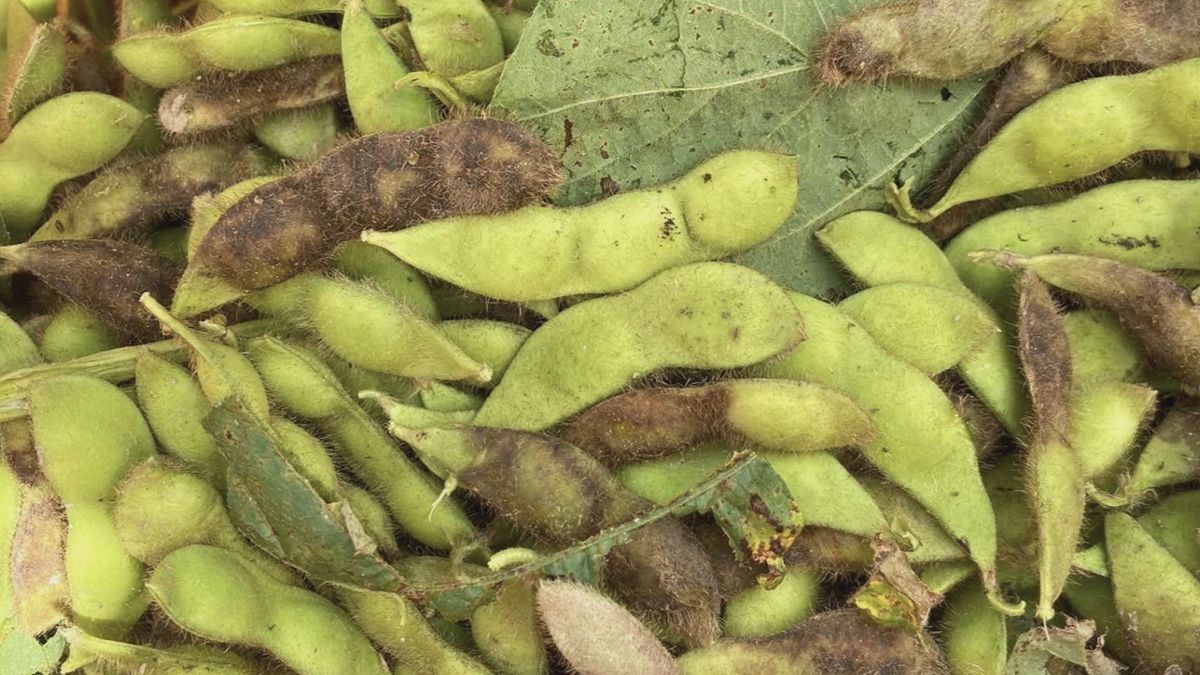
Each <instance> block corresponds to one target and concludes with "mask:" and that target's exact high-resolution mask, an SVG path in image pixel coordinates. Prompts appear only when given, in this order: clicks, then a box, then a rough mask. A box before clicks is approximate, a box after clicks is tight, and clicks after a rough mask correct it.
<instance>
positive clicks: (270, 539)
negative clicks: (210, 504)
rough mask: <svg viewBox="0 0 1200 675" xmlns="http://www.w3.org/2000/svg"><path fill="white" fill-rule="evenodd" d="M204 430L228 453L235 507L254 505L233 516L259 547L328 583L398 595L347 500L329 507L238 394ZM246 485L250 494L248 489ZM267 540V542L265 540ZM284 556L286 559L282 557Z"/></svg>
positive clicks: (392, 572) (392, 571)
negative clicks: (264, 546)
mask: <svg viewBox="0 0 1200 675" xmlns="http://www.w3.org/2000/svg"><path fill="white" fill-rule="evenodd" d="M204 428H205V429H207V430H208V432H209V433H210V434H212V437H213V438H214V439H215V440H216V441H217V447H218V448H219V449H220V451H221V456H222V457H224V458H225V462H226V464H227V465H228V467H229V473H230V476H233V477H236V480H234V481H231V482H230V485H231V487H233V488H234V489H235V491H236V496H237V499H235V500H234V501H233V504H237V505H240V506H245V505H252V507H253V508H249V509H242V508H240V506H239V510H236V511H234V512H235V513H237V514H238V516H239V517H243V516H246V515H247V514H248V513H252V514H254V518H253V519H251V522H249V523H243V522H239V526H240V527H242V528H243V530H248V531H249V532H251V533H253V535H254V536H253V538H254V539H255V541H256V542H259V543H263V544H267V548H268V550H269V552H271V553H272V554H274V555H277V556H280V557H281V559H282V560H283V561H284V562H287V563H288V564H290V565H293V566H295V567H297V568H299V569H301V570H303V571H304V572H305V573H306V574H308V575H309V576H312V577H314V578H316V579H321V580H324V581H330V582H337V583H344V584H352V585H355V586H360V587H363V588H370V589H373V590H392V589H394V588H396V586H397V585H398V584H399V581H400V579H399V575H398V573H397V572H396V570H395V569H393V568H392V567H391V566H390V565H388V564H387V563H385V562H384V561H383V559H382V558H380V557H379V556H378V555H377V554H376V552H375V548H374V546H373V545H365V546H364V543H366V544H373V542H364V541H363V539H362V536H361V525H359V524H358V523H357V521H356V520H354V516H353V514H352V513H350V512H349V510H348V509H347V508H343V507H344V506H345V502H339V503H337V504H328V503H326V502H325V501H324V500H322V499H321V497H320V495H318V494H317V492H316V490H314V489H313V487H312V486H311V485H310V484H309V483H308V481H307V480H305V479H304V477H303V476H301V475H300V473H299V472H297V471H296V469H295V468H294V467H292V465H291V464H290V463H289V462H288V460H287V459H286V457H285V456H284V454H283V453H282V452H281V451H280V449H279V447H278V445H277V443H278V442H277V440H276V439H275V438H274V435H273V434H271V433H270V432H269V431H268V430H267V429H266V428H264V427H263V426H262V425H261V424H260V423H259V422H258V420H257V419H256V417H255V415H253V414H251V413H250V411H249V410H247V409H246V407H245V406H244V405H242V404H241V402H240V401H238V400H237V397H233V396H231V397H229V398H227V399H225V400H224V401H222V402H221V403H220V404H219V405H217V406H216V407H215V408H214V409H213V411H212V412H211V413H209V415H208V417H206V418H205V419H204ZM243 488H244V489H243ZM260 540H262V541H260ZM281 553H282V555H280V554H281Z"/></svg>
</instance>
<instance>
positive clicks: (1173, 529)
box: [1138, 490, 1200, 579]
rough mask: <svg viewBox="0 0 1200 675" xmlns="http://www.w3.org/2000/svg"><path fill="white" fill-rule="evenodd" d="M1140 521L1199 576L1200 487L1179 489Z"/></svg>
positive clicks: (1180, 561) (1158, 540) (1151, 509)
mask: <svg viewBox="0 0 1200 675" xmlns="http://www.w3.org/2000/svg"><path fill="white" fill-rule="evenodd" d="M1138 524H1139V525H1141V526H1142V529H1144V530H1146V533H1147V534H1149V535H1150V536H1151V537H1154V540H1155V541H1157V542H1158V543H1159V545H1160V546H1162V547H1163V548H1164V549H1166V551H1167V552H1168V553H1170V554H1171V555H1172V556H1173V557H1174V558H1175V559H1176V560H1178V561H1179V564H1181V565H1183V566H1184V567H1185V568H1186V569H1187V570H1188V571H1189V572H1191V573H1192V575H1193V576H1195V577H1196V578H1197V579H1200V539H1198V538H1197V530H1200V490H1189V491H1187V492H1177V493H1175V494H1173V495H1171V496H1170V497H1167V498H1165V499H1163V500H1162V501H1161V502H1159V503H1157V504H1155V505H1154V506H1151V507H1150V508H1149V509H1148V510H1147V511H1146V512H1145V513H1143V514H1142V515H1141V516H1138Z"/></svg>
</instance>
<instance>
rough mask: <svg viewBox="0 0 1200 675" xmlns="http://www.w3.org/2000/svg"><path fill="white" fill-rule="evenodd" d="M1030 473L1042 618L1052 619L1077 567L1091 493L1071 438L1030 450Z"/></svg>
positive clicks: (1039, 615) (1040, 616) (1050, 442)
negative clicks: (1073, 566)
mask: <svg viewBox="0 0 1200 675" xmlns="http://www.w3.org/2000/svg"><path fill="white" fill-rule="evenodd" d="M1026 474H1027V479H1026V482H1027V483H1028V486H1027V488H1026V489H1027V491H1028V493H1029V499H1030V502H1031V506H1032V510H1033V512H1034V516H1035V517H1036V518H1037V522H1038V529H1037V541H1038V579H1039V589H1040V590H1039V596H1038V607H1037V617H1038V618H1039V619H1041V620H1043V621H1049V620H1050V619H1051V618H1053V617H1054V602H1055V601H1056V600H1057V599H1058V596H1059V594H1061V593H1062V589H1063V586H1065V585H1066V583H1067V576H1068V575H1069V574H1070V572H1071V558H1072V556H1073V555H1074V554H1075V548H1076V546H1077V544H1078V542H1079V533H1080V530H1081V529H1082V528H1083V515H1084V514H1083V511H1084V504H1085V503H1086V501H1087V497H1086V495H1085V493H1084V479H1083V472H1082V469H1081V467H1080V462H1079V454H1078V453H1077V452H1076V451H1075V449H1074V448H1072V447H1071V446H1069V445H1067V444H1066V443H1060V442H1055V441H1044V442H1039V443H1037V444H1036V447H1035V448H1033V449H1031V450H1030V452H1029V453H1028V456H1027V461H1026Z"/></svg>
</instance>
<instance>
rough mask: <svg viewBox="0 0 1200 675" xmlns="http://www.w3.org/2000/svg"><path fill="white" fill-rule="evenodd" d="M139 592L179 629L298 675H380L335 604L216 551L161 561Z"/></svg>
mask: <svg viewBox="0 0 1200 675" xmlns="http://www.w3.org/2000/svg"><path fill="white" fill-rule="evenodd" d="M146 587H147V588H148V589H149V590H150V594H151V595H152V596H153V598H154V601H155V603H156V604H158V606H159V607H161V608H162V610H163V611H164V612H165V613H166V615H167V617H168V618H170V619H171V621H172V622H174V623H175V624H177V625H178V626H180V627H181V628H183V629H184V630H187V631H188V632H190V633H193V634H195V635H198V636H200V637H203V638H205V639H208V640H213V641H215V642H225V643H230V644H236V645H244V646H247V647H254V648H258V649H263V650H266V651H268V652H270V653H271V654H272V655H273V656H275V657H276V658H278V659H279V660H280V661H282V662H283V663H284V664H285V665H287V666H288V667H289V668H292V669H294V670H295V671H296V672H297V673H300V674H301V675H328V674H329V673H342V672H345V673H355V674H356V675H357V674H358V673H361V674H362V675H370V674H373V673H378V674H381V675H382V674H385V673H387V672H388V671H387V669H386V668H385V667H384V663H383V659H381V658H380V657H379V655H378V654H377V653H376V652H375V649H374V647H372V646H371V642H370V640H368V639H367V637H366V636H365V635H363V633H362V632H361V631H360V630H359V629H358V627H357V626H355V625H354V622H353V621H352V620H351V619H350V617H349V616H347V615H346V613H345V612H343V611H342V610H341V609H339V608H338V607H337V606H336V605H334V604H333V603H331V602H329V601H328V600H326V599H325V598H322V597H321V596H319V595H317V594H316V593H313V592H311V591H306V590H304V589H301V588H296V587H294V586H288V585H286V584H281V583H279V582H277V581H275V580H274V579H272V578H270V577H269V576H267V575H265V574H264V573H262V572H260V571H259V570H258V569H257V568H256V567H254V566H252V565H250V563H248V562H245V561H244V560H243V559H241V558H239V557H237V556H235V555H233V554H231V553H229V552H227V551H224V550H222V549H219V548H213V547H210V546H199V545H196V546H188V547H185V548H181V549H178V550H176V551H174V552H172V553H171V554H169V555H168V556H167V557H166V558H163V560H162V562H160V563H159V564H158V566H157V567H156V568H155V569H154V573H153V574H152V575H151V576H150V579H149V580H148V581H147V582H146Z"/></svg>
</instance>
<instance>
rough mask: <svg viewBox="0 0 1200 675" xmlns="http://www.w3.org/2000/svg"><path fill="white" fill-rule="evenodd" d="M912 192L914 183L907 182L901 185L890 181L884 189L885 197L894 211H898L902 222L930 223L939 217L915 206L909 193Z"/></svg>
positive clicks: (897, 213)
mask: <svg viewBox="0 0 1200 675" xmlns="http://www.w3.org/2000/svg"><path fill="white" fill-rule="evenodd" d="M911 190H912V182H911V181H909V180H905V181H903V182H901V183H900V184H899V185H897V184H896V183H893V182H891V181H888V183H887V185H886V186H885V187H884V191H883V196H884V198H885V199H887V202H888V204H889V205H891V207H892V208H893V209H895V210H896V215H897V216H898V217H899V218H900V220H904V221H908V222H910V223H928V222H929V221H931V220H933V219H934V218H935V217H937V214H936V213H933V212H931V211H926V210H924V209H918V208H917V207H915V206H913V203H912V196H911V195H910V194H909V192H910V191H911Z"/></svg>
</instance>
